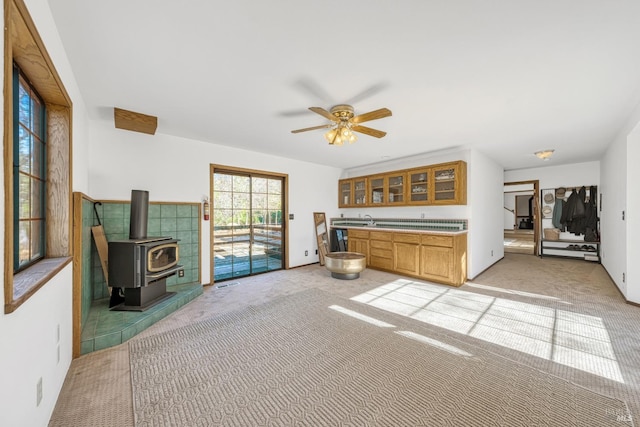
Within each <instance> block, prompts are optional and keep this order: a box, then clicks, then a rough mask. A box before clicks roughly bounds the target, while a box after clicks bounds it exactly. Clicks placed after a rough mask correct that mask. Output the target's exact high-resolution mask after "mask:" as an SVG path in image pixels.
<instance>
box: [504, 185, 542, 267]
mask: <svg viewBox="0 0 640 427" xmlns="http://www.w3.org/2000/svg"><path fill="white" fill-rule="evenodd" d="M539 194H540V191H539V183H538V181H537V180H536V181H519V182H507V183H505V184H504V210H503V213H504V251H505V253H520V254H528V255H537V254H538V241H539V236H540V217H539V212H538V210H539Z"/></svg>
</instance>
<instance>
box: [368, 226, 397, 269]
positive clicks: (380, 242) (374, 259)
mask: <svg viewBox="0 0 640 427" xmlns="http://www.w3.org/2000/svg"><path fill="white" fill-rule="evenodd" d="M369 264H370V265H371V267H376V268H381V269H383V270H393V233H391V232H387V231H371V232H370V233H369Z"/></svg>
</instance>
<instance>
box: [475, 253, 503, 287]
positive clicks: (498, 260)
mask: <svg viewBox="0 0 640 427" xmlns="http://www.w3.org/2000/svg"><path fill="white" fill-rule="evenodd" d="M503 259H504V255H503V256H502V258H500V259H497V260H496V262H494V263H492V264H491V265H489V266H488V267H487V268H485V269H484V270H482V271H481V272H480V273H478V274H476V275H475V276H473V277H467V281H469V280H475V278H476V277H478V276H480V275H481V274H482V273H484V272H485V271H487V270H488V269H490V268H491V267H493V266H494V265H496V264H497V263H499V262H500V261H502V260H503Z"/></svg>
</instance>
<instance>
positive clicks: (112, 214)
mask: <svg viewBox="0 0 640 427" xmlns="http://www.w3.org/2000/svg"><path fill="white" fill-rule="evenodd" d="M124 206H125V205H124V204H122V203H103V204H102V208H103V213H102V220H103V221H104V220H106V219H107V218H110V219H113V218H118V219H122V218H123V217H124Z"/></svg>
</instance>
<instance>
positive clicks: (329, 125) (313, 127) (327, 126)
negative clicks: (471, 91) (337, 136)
mask: <svg viewBox="0 0 640 427" xmlns="http://www.w3.org/2000/svg"><path fill="white" fill-rule="evenodd" d="M332 126H334V124H333V123H329V124H326V125H320V126H312V127H310V128H304V129H296V130H292V131H291V133H300V132H306V131H308V130H316V129H327V128H330V127H332Z"/></svg>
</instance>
